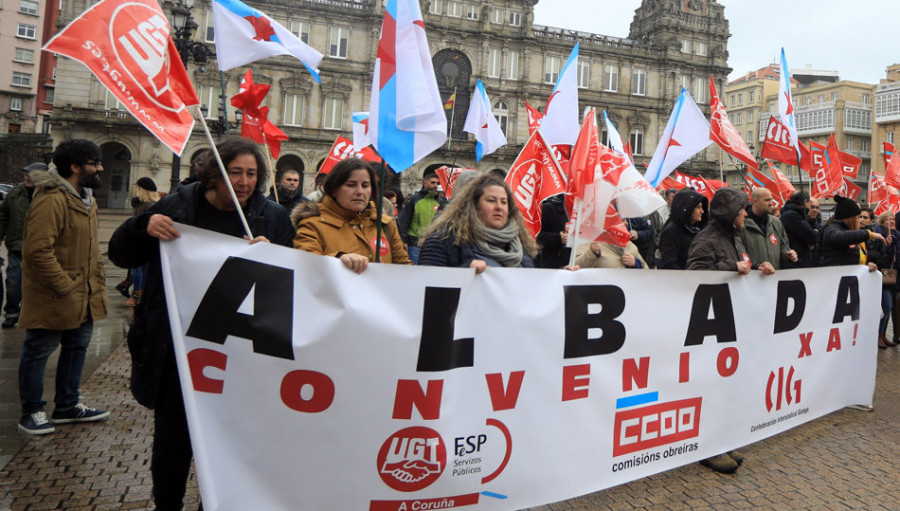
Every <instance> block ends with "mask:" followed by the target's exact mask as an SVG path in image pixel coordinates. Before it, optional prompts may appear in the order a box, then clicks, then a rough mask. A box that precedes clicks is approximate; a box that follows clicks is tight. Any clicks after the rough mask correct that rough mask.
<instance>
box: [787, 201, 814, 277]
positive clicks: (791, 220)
mask: <svg viewBox="0 0 900 511" xmlns="http://www.w3.org/2000/svg"><path fill="white" fill-rule="evenodd" d="M809 204H810V199H809V194H808V193H806V192H796V193H794V194H793V195H791V198H790V200H788V203H787V204H785V205H784V207H783V208H781V223H782V224H783V225H784V231H785V233H787V236H788V241H789V244H790V247H791V250H794V251H795V252H797V262H796V263H794V264H793V266H795V267H799V268H811V267H814V266H819V264H818V259H819V256H818V252H817V251H816V243H817V242H818V239H819V232H818V231H817V230H816V229H814V228H813V226H812V225H810V223H809V222H808V219H807V213H806V211H807V210H806V208H808V207H809Z"/></svg>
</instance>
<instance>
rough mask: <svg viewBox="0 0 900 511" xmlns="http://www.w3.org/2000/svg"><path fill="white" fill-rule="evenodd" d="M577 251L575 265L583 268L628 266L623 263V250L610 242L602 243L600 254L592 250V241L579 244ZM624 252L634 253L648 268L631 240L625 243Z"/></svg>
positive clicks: (643, 266)
mask: <svg viewBox="0 0 900 511" xmlns="http://www.w3.org/2000/svg"><path fill="white" fill-rule="evenodd" d="M575 253H576V254H577V255H576V257H575V265H576V266H581V267H582V268H627V266H625V265H624V264H622V253H623V250H622V249H621V248H619V247H616V246H614V245H610V244H609V243H603V244H602V246H601V248H600V255H599V256H598V255H597V254H595V253H594V251H593V250H591V244H590V243H585V244H584V245H581V246H579V247H578V248H577V249H576V251H575ZM624 253H626V254H631V255H633V256H634V258H635V260H637V261H640V262H641V268H643V269H645V270H646V269H648V268H647V261H644V258H643V257H641V253H640V252H639V251H638V248H637V246H636V245H635V244H634V243H632V242H630V241H629V242H628V245H625V249H624Z"/></svg>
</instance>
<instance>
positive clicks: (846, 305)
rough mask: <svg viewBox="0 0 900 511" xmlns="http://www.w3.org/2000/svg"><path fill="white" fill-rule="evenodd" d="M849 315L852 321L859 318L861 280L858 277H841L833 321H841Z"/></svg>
mask: <svg viewBox="0 0 900 511" xmlns="http://www.w3.org/2000/svg"><path fill="white" fill-rule="evenodd" d="M847 316H850V319H851V320H852V321H856V320H858V319H859V280H857V278H856V277H841V283H840V284H839V285H838V292H837V302H836V303H835V304H834V319H832V320H831V322H832V323H840V322H842V321H844V318H846V317H847Z"/></svg>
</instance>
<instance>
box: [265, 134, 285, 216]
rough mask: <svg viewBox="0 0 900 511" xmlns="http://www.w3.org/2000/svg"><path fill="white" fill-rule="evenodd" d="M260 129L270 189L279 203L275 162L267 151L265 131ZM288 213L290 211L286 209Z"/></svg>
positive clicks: (267, 144) (268, 149) (267, 143)
mask: <svg viewBox="0 0 900 511" xmlns="http://www.w3.org/2000/svg"><path fill="white" fill-rule="evenodd" d="M260 131H262V132H263V134H262V137H263V145H265V146H266V148H265V149H264V150H263V152H264V153H266V161H268V162H269V177H270V178H271V179H272V191H273V192H274V193H275V203H276V204H281V202H279V201H278V183H276V182H275V163H273V162H272V154H271V153H270V152H269V151H270V150H271V149H270V148H269V141H268V140H267V139H266V133H265V131H263V130H260ZM288 213H290V211H288Z"/></svg>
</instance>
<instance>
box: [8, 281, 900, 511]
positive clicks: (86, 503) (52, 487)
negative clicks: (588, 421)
mask: <svg viewBox="0 0 900 511" xmlns="http://www.w3.org/2000/svg"><path fill="white" fill-rule="evenodd" d="M111 302H112V303H114V304H115V306H114V307H113V313H114V315H116V317H118V318H119V321H124V320H125V319H127V311H126V310H125V309H124V308H122V307H120V306H118V304H119V303H120V302H121V300H119V297H118V296H116V297H113V295H111ZM107 330H109V329H107ZM2 335H3V334H2V333H0V340H3V342H4V343H5V342H6V338H5V337H2ZM872 342H874V339H873V340H872ZM114 344H115V345H113V346H111V351H110V352H109V355H108V356H106V355H105V354H94V355H93V356H94V358H95V359H102V360H101V361H102V363H101V362H98V365H99V366H98V367H97V369H96V370H95V371H94V372H93V374H91V375H90V377H89V378H88V379H87V381H86V382H85V383H84V384H83V385H82V391H83V393H84V394H85V395H86V396H88V399H89V402H90V403H91V404H92V405H95V406H99V407H103V408H108V409H109V410H110V412H111V417H110V420H109V421H108V422H103V423H97V424H72V425H61V426H57V431H56V433H54V434H52V435H46V436H44V437H34V438H28V437H27V436H24V435H19V434H18V433H16V432H15V422H14V421H13V422H11V423H10V421H4V422H2V423H0V437H2V436H3V435H6V436H10V437H12V436H18V438H19V442H20V443H21V444H22V446H21V449H20V450H18V452H17V453H15V454H14V455H10V456H11V460H9V462H8V464H6V466H5V468H3V469H2V470H0V509H2V510H6V509H11V510H55V509H64V510H72V511H81V510H85V511H86V510H106V509H152V502H151V499H150V490H151V483H150V471H149V454H150V447H151V442H152V433H153V423H152V414H151V412H149V411H148V410H146V409H144V408H143V407H141V406H140V405H138V404H137V403H136V402H135V401H134V400H133V399H132V398H131V395H130V393H129V391H128V376H129V359H128V352H127V350H126V349H125V347H124V346H123V345H122V344H121V340H119V341H117V342H116V343H114ZM0 361H2V360H0ZM10 385H12V386H13V387H15V380H14V379H13V380H11V383H10V381H9V380H4V381H3V387H4V391H5V392H9V391H8V390H7V389H6V387H9V386H10ZM51 388H52V387H51ZM2 406H3V407H9V406H10V404H9V403H8V402H6V401H4V402H3V403H2ZM4 409H5V408H4ZM0 411H2V410H0ZM898 425H900V347H898V348H889V349H887V350H878V377H877V382H876V392H875V411H874V412H872V413H866V412H859V411H855V410H849V409H844V410H839V411H837V412H834V413H832V414H829V415H827V416H825V417H822V418H819V419H817V420H814V421H812V422H811V423H807V424H804V425H802V426H799V427H797V428H794V429H792V430H790V431H787V432H785V433H782V434H780V435H777V436H775V437H773V438H769V439H766V440H763V441H761V442H758V443H756V444H753V445H750V446H747V447H746V448H744V449H742V451H743V452H744V454H745V455H746V457H747V460H746V461H745V462H744V464H743V466H742V467H741V469H740V470H739V471H738V472H737V473H736V474H733V475H722V474H718V473H715V472H712V471H710V470H708V469H706V468H704V467H701V466H699V465H698V464H696V463H692V464H689V465H686V466H683V467H680V468H677V469H674V470H670V471H668V472H664V473H661V474H656V475H654V476H651V477H647V478H644V479H640V480H637V481H634V482H631V483H628V484H624V485H621V486H617V487H615V488H611V489H608V490H604V491H600V492H596V493H592V494H589V495H585V496H583V497H579V498H576V499H571V500H567V501H564V502H558V503H555V504H550V505H547V506H541V507H537V508H533V509H532V510H531V511H559V510H571V511H588V510H590V511H594V510H674V509H691V510H694V509H710V510H729V509H773V510H782V509H784V510H788V509H790V510H793V509H816V510H820V509H822V510H839V509H892V510H896V509H900V478H898V477H896V473H895V472H894V470H895V469H896V465H897V463H898V460H900V443H898V442H897V439H896V435H898V434H900V432H898V431H897V430H894V428H895V427H898ZM0 440H2V438H0ZM0 467H2V463H0ZM538 480H541V481H544V482H542V483H540V484H553V471H552V467H541V468H540V469H539V470H536V475H535V482H537V481H538ZM197 495H198V493H197V484H196V480H195V479H194V478H193V477H192V480H191V482H190V484H189V487H188V497H187V499H186V509H189V510H193V509H196V508H197V502H198V496H197ZM298 509H299V508H298ZM254 511H255V510H254Z"/></svg>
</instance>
